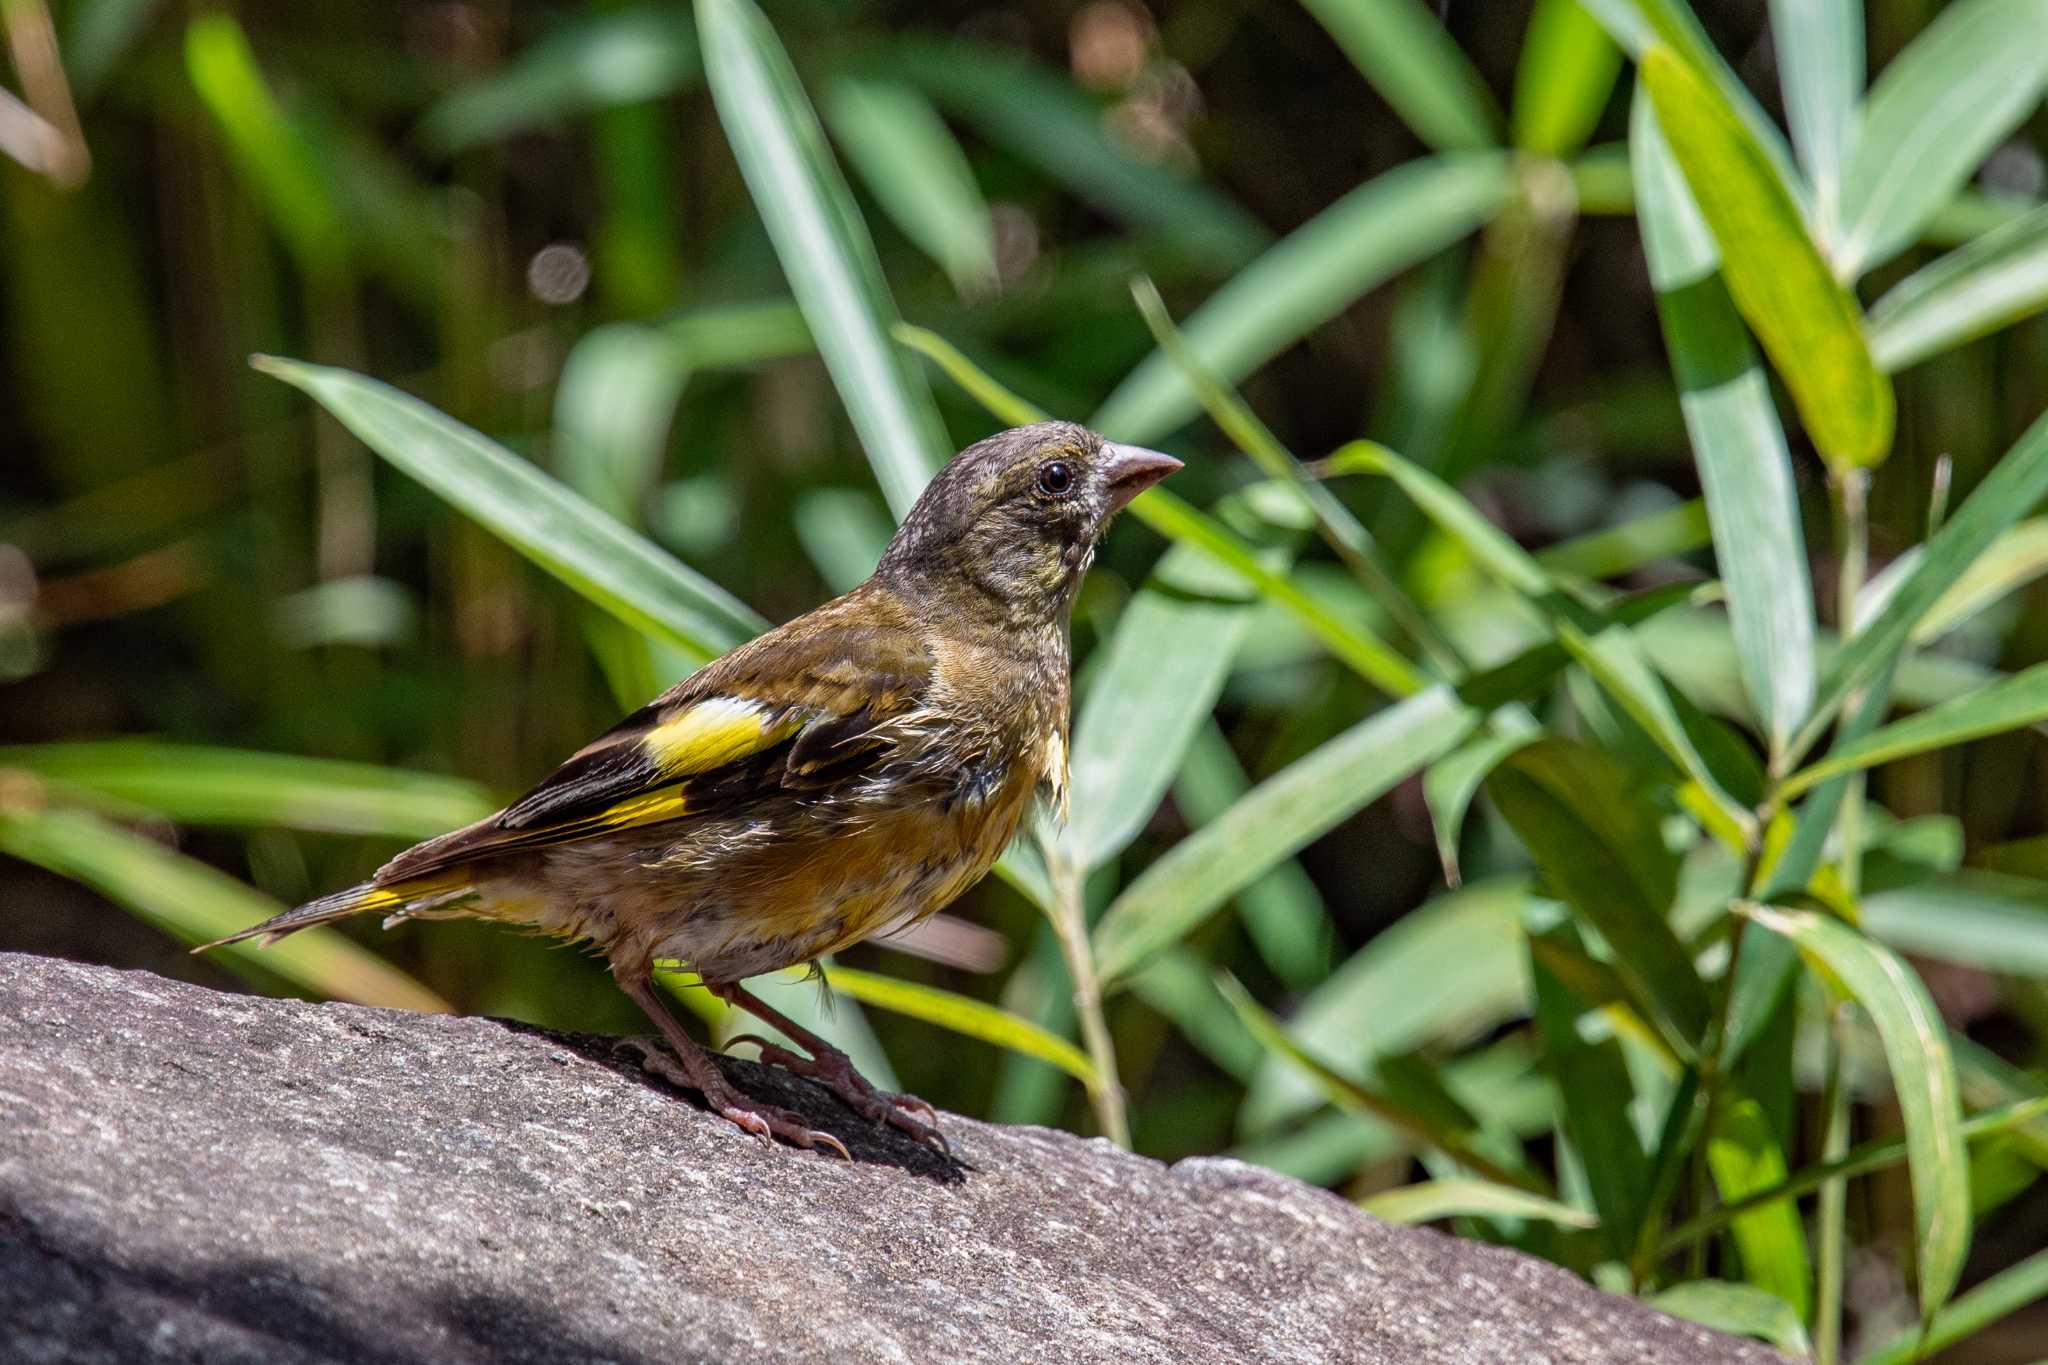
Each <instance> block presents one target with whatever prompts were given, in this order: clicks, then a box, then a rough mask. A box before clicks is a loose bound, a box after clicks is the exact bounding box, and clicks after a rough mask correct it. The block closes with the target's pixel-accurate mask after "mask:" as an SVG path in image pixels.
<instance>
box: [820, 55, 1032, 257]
mask: <svg viewBox="0 0 2048 1365" xmlns="http://www.w3.org/2000/svg"><path fill="white" fill-rule="evenodd" d="M825 117H826V119H827V120H828V121H829V122H830V123H831V125H832V135H833V136H834V137H835V138H837V139H838V141H839V144H840V146H842V147H844V148H845V149H846V154H847V155H848V156H849V157H851V158H852V159H853V164H854V168H855V169H856V170H858V171H859V172H860V176H861V179H862V180H863V181H865V182H866V183H867V187H868V189H869V190H871V191H873V193H874V196H875V198H876V199H877V200H879V201H880V202H881V205H882V207H883V209H884V210H886V211H887V213H888V215H889V217H890V218H891V219H893V220H894V221H895V223H896V226H897V227H899V228H901V229H902V230H903V235H904V236H906V237H908V238H909V239H910V240H911V241H913V242H915V243H916V244H917V246H918V249H919V250H921V251H923V252H924V253H925V254H926V255H927V256H930V257H931V258H932V259H933V260H934V261H936V262H938V264H939V266H940V268H941V269H943V270H944V271H945V272H946V275H947V277H948V278H949V279H951V280H952V281H953V287H954V288H955V289H957V290H959V291H960V292H961V293H962V294H967V295H981V294H986V293H988V292H990V291H992V290H993V289H994V288H995V285H996V254H995V252H996V248H995V229H994V227H993V226H992V225H991V223H990V221H989V213H988V204H987V203H986V202H985V201H984V200H983V199H982V197H981V189H980V187H979V186H977V185H976V184H975V183H974V172H973V171H972V170H971V169H970V168H969V167H968V165H967V154H966V153H965V152H963V151H961V150H960V144H959V143H958V142H956V141H954V140H953V134H952V133H951V132H949V131H947V128H946V125H945V123H944V122H943V121H942V120H941V119H940V118H939V115H938V111H937V110H935V109H933V108H932V106H931V102H930V101H929V100H927V99H925V97H924V96H923V95H922V94H920V93H919V92H918V91H917V90H915V89H913V88H912V87H910V86H907V85H903V84H900V83H898V82H895V81H871V80H858V79H855V78H853V77H847V76H842V77H840V78H839V79H838V80H836V81H834V82H833V83H832V86H831V88H830V90H829V91H828V92H827V95H826V98H825Z"/></svg>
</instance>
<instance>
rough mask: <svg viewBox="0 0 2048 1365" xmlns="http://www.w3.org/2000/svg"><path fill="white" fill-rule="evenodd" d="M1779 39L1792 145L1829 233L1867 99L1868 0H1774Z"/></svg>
mask: <svg viewBox="0 0 2048 1365" xmlns="http://www.w3.org/2000/svg"><path fill="white" fill-rule="evenodd" d="M1771 38H1772V44H1771V47H1772V51H1774V52H1775V53H1776V54H1777V57H1778V84H1779V87H1780V88H1781V89H1782V90H1783V91H1784V95H1785V121H1786V122H1787V123H1788V124H1790V125H1791V128H1792V147H1793V150H1794V151H1796V152H1798V154H1799V165H1800V167H1801V168H1802V169H1804V170H1805V172H1806V178H1807V181H1808V182H1809V183H1810V184H1812V186H1813V197H1814V206H1815V210H1816V214H1817V217H1818V219H1819V229H1820V236H1821V238H1822V240H1828V239H1829V238H1830V237H1831V236H1832V233H1833V224H1834V221H1835V208H1836V205H1837V203H1838V202H1839V200H1840V198H1841V190H1842V165H1843V162H1844V161H1846V160H1847V159H1848V155H1849V142H1850V139H1851V138H1852V137H1853V135H1854V133H1855V121H1856V111H1857V106H1858V104H1859V103H1861V101H1862V99H1863V0H1771Z"/></svg>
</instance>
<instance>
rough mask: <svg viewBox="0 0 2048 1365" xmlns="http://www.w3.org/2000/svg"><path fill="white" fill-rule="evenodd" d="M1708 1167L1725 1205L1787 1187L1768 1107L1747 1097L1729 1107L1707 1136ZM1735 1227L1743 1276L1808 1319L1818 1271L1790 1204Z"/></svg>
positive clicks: (1757, 1212)
mask: <svg viewBox="0 0 2048 1365" xmlns="http://www.w3.org/2000/svg"><path fill="white" fill-rule="evenodd" d="M1707 1168H1708V1169H1709V1170H1710V1171H1712V1172H1713V1173H1714V1184H1715V1186H1716V1187H1717V1188H1719V1190H1720V1192H1721V1199H1722V1201H1723V1202H1724V1203H1730V1204H1732V1203H1734V1202H1735V1201H1737V1200H1739V1199H1742V1198H1744V1197H1745V1196H1747V1195H1751V1194H1754V1193H1756V1192H1757V1191H1758V1190H1765V1189H1770V1188H1773V1187H1775V1186H1777V1185H1781V1184H1783V1183H1784V1180H1785V1154H1784V1152H1783V1151H1781V1150H1780V1149H1779V1147H1778V1141H1777V1139H1776V1138H1775V1137H1774V1136H1772V1133H1771V1129H1770V1124H1769V1122H1768V1121H1767V1120H1766V1119H1765V1117H1764V1111H1763V1107H1762V1106H1761V1105H1759V1104H1758V1103H1757V1102H1756V1101H1755V1100H1753V1099H1750V1098H1748V1097H1747V1096H1745V1097H1743V1098H1742V1099H1739V1100H1736V1101H1735V1102H1733V1103H1724V1104H1723V1105H1722V1107H1721V1111H1720V1113H1719V1115H1718V1116H1717V1118H1716V1121H1715V1125H1714V1131H1713V1132H1712V1133H1710V1134H1708V1136H1707ZM1729 1227H1730V1229H1731V1231H1732V1232H1733V1234H1734V1238H1735V1246H1736V1249H1737V1250H1738V1251H1739V1252H1741V1254H1742V1270H1743V1278H1744V1279H1746V1280H1747V1281H1748V1282H1749V1283H1750V1284H1752V1285H1754V1286H1756V1287H1757V1288H1758V1289H1762V1290H1764V1291H1766V1292H1768V1293H1771V1294H1775V1295H1776V1296H1777V1297H1778V1298H1780V1299H1782V1300H1783V1301H1784V1302H1785V1304H1786V1306H1788V1307H1789V1308H1791V1309H1792V1311H1793V1313H1794V1315H1795V1318H1796V1320H1798V1321H1802V1322H1803V1321H1805V1320H1806V1318H1807V1316H1808V1311H1809V1306H1810V1302H1811V1300H1812V1296H1813V1285H1812V1281H1813V1268H1812V1265H1811V1263H1810V1262H1809V1261H1808V1259H1807V1255H1806V1231H1805V1229H1804V1228H1802V1227H1801V1226H1800V1223H1799V1210H1798V1209H1797V1208H1795V1207H1794V1206H1793V1205H1792V1203H1791V1201H1790V1200H1786V1201H1783V1202H1780V1203H1773V1204H1764V1205H1760V1206H1758V1207H1757V1208H1754V1209H1752V1210H1750V1211H1749V1212H1748V1213H1744V1214H1741V1215H1738V1216H1737V1217H1736V1218H1735V1219H1734V1220H1733V1221H1732V1222H1731V1223H1730V1224H1729Z"/></svg>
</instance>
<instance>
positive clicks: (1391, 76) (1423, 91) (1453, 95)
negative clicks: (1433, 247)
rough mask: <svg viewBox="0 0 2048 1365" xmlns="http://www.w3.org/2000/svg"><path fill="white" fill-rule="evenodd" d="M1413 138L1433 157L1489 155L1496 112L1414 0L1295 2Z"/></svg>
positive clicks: (1490, 98) (1439, 27) (1440, 27)
mask: <svg viewBox="0 0 2048 1365" xmlns="http://www.w3.org/2000/svg"><path fill="white" fill-rule="evenodd" d="M1302 4H1303V6H1304V7H1305V8H1306V9H1307V10H1308V12H1309V13H1311V14H1313V15H1315V17H1316V20H1317V22H1319V23H1320V24H1322V26H1323V27H1324V28H1326V29H1328V30H1329V31H1330V36H1331V37H1332V38H1335V39H1336V40H1337V46H1339V47H1341V48H1343V49H1344V55H1345V56H1347V57H1349V58H1351V61H1352V64H1353V65H1354V66H1356V67H1357V68H1358V69H1359V71H1361V72H1362V73H1364V75H1365V78H1366V79H1367V80H1368V81H1371V82H1372V86H1373V89H1375V90H1377V91H1379V93H1380V96H1381V98H1383V99H1385V100H1386V102H1387V103H1388V104H1390V105H1392V106H1393V107H1394V112H1395V113H1397V114H1399V115H1400V116H1401V118H1402V121H1403V122H1405V123H1406V124H1407V125H1408V126H1409V127H1410V128H1413V129H1414V130H1415V132H1416V135H1417V136H1419V137H1420V138H1421V139H1422V140H1423V141H1424V142H1427V143H1428V144H1429V145H1430V146H1432V147H1434V148H1436V149H1437V150H1438V151H1445V152H1447V151H1457V150H1461V149H1469V148H1474V147H1489V146H1492V145H1493V144H1494V143H1495V142H1496V141H1498V139H1499V136H1500V111H1499V110H1498V109H1496V108H1495V107H1494V103H1493V96H1492V95H1491V94H1490V93H1489V92H1488V91H1487V88H1486V83H1485V82H1484V81H1482V80H1480V78H1479V73H1478V72H1477V71H1474V70H1473V69H1472V63H1471V62H1469V61H1467V60H1466V59H1465V54H1464V53H1463V52H1461V51H1459V50H1458V45H1457V44H1456V43H1455V42H1453V41H1452V40H1451V36H1450V34H1448V33H1446V32H1444V29H1443V25H1441V24H1439V23H1438V22H1437V21H1436V16H1435V15H1433V14H1431V13H1430V12H1429V10H1428V9H1427V8H1426V7H1425V6H1424V5H1423V4H1422V0H1302Z"/></svg>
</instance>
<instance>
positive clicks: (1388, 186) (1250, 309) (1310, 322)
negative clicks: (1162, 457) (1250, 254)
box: [1090, 152, 1512, 441]
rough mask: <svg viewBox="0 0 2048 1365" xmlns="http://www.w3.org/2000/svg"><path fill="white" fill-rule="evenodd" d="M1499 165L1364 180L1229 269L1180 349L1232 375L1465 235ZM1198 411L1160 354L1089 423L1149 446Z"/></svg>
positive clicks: (1458, 164)
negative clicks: (1235, 270)
mask: <svg viewBox="0 0 2048 1365" xmlns="http://www.w3.org/2000/svg"><path fill="white" fill-rule="evenodd" d="M1510 170H1511V167H1510V163H1509V162H1508V160H1507V159H1506V158H1505V157H1504V156H1501V155H1499V154H1496V153H1491V152H1470V153H1461V154H1456V155H1450V156H1442V157H1437V158H1435V159H1432V160H1428V161H1417V162H1410V163H1409V164H1407V165H1405V166H1401V167H1399V168H1397V169H1395V170H1392V171H1389V172H1388V173H1386V174H1385V175H1382V176H1380V177H1378V178H1377V179H1374V180H1370V181H1367V182H1366V183H1365V184H1363V185H1361V186H1359V187H1358V188H1357V189H1355V190H1353V191H1351V192H1350V193H1349V194H1347V195H1345V196H1344V197H1343V198H1342V199H1340V200H1338V201H1337V202H1336V203H1335V204H1332V205H1331V206H1330V207H1329V208H1327V209H1325V210H1323V211H1322V212H1321V213H1320V214H1318V215H1316V217H1314V218H1313V219H1311V220H1310V221H1309V222H1308V223H1307V224H1305V225H1304V226H1302V227H1301V228H1299V229H1297V230H1296V231H1295V232H1294V233H1292V234H1290V235H1289V236H1288V237H1287V238H1286V240H1284V241H1282V242H1280V243H1279V244H1278V245H1276V246H1274V247H1273V248H1272V249H1271V250H1269V251H1267V252H1266V253H1265V254H1264V255H1263V256H1260V257H1259V258H1258V259H1257V260H1256V261H1253V262H1252V263H1251V264H1250V265H1248V266H1246V267H1245V268H1244V269H1243V270H1241V271H1239V272H1238V274H1237V275H1236V276H1234V277H1233V278H1232V279H1231V280H1230V282H1229V283H1228V284H1226V285H1224V286H1223V288H1221V289H1219V290H1217V291H1216V293H1215V294H1214V295H1213V296H1211V297H1210V299H1209V301H1208V302H1206V303H1204V304H1203V305H1202V306H1201V307H1200V308H1198V309H1196V310H1195V312H1194V313H1193V314H1192V315H1191V316H1190V317H1189V318H1188V320H1187V324H1186V326H1185V328H1184V329H1183V330H1184V331H1185V332H1186V334H1187V340H1188V346H1189V348H1190V350H1191V351H1192V352H1193V353H1194V355H1195V357H1196V358H1197V359H1199V360H1200V361H1201V362H1202V364H1203V365H1205V366H1206V367H1207V368H1209V369H1210V370H1212V371H1214V372H1216V373H1217V374H1218V375H1220V376H1221V377H1222V378H1223V379H1224V380H1225V381H1226V382H1235V381H1236V380H1239V379H1242V378H1243V377H1244V376H1245V375H1246V374H1249V373H1250V372H1251V371H1252V370H1254V369H1257V368H1258V367H1259V366H1260V365H1262V364H1264V363H1265V362H1266V361H1267V360H1270V359H1271V358H1272V357H1273V356H1275V355H1278V354H1279V353H1280V352H1281V351H1283V350H1285V349H1286V348H1287V347H1288V346H1290V345H1292V344H1293V343H1294V342H1296V341H1298V340H1300V339H1301V338H1302V337H1303V336H1305V335H1307V334H1308V333H1309V332H1310V331H1313V330H1314V329H1315V328H1317V327H1319V326H1321V325H1322V324H1323V323H1325V322H1327V321H1329V320H1330V319H1331V318H1333V317H1335V316H1336V315H1337V314H1338V313H1341V312H1342V311H1344V309H1346V308H1348V307H1350V306H1351V304H1352V303H1353V302H1355V301H1356V300H1357V299H1358V298H1359V297H1360V296H1361V295H1363V294H1364V293H1366V292H1367V291H1368V290H1370V289H1372V288H1373V287H1374V286H1376V285H1378V284H1380V283H1382V282H1384V281H1385V280H1386V279H1388V278H1389V277H1390V276H1392V275H1394V274H1396V273H1398V272H1399V271H1401V270H1404V269H1406V268H1407V267H1409V266H1411V265H1414V264H1415V263H1416V262H1418V261H1421V260H1424V259H1426V258H1428V257H1430V256H1432V255H1434V254H1436V253H1437V252H1438V251H1441V250H1442V249H1443V248H1444V247H1446V246H1449V245H1450V244H1451V243H1452V242H1455V241H1457V240H1458V239H1459V238H1461V237H1463V236H1465V235H1466V234H1467V233H1469V232H1471V231H1472V230H1473V229H1474V228H1476V227H1477V226H1479V224H1480V223H1482V222H1484V221H1485V220H1486V219H1487V218H1489V217H1490V216H1492V214H1493V213H1494V212H1495V211H1496V210H1497V209H1498V208H1499V207H1500V206H1501V204H1503V203H1504V202H1506V199H1507V196H1508V194H1509V192H1510V189H1511V188H1512V181H1511V175H1510ZM1200 406H1201V400H1200V398H1199V397H1198V396H1197V394H1196V393H1195V390H1194V386H1193V385H1192V384H1191V383H1189V381H1188V378H1187V376H1186V375H1185V374H1183V373H1182V372H1181V371H1180V369H1179V368H1178V367H1176V366H1175V365H1174V364H1173V363H1172V361H1171V360H1170V359H1168V358H1167V356H1166V355H1165V354H1164V353H1162V352H1157V351H1155V352H1154V353H1153V354H1151V355H1150V356H1147V357H1146V358H1145V360H1144V362H1143V363H1142V364H1140V365H1139V366H1138V368H1137V369H1135V370H1133V371H1132V372H1131V374H1130V376H1129V377H1128V378H1126V379H1125V380H1124V381H1123V383H1122V384H1120V385H1118V386H1117V389H1116V391H1115V392H1114V393H1112V394H1110V396H1109V399H1108V401H1107V402H1105V403H1104V404H1103V405H1102V408H1101V410H1100V411H1099V412H1097V413H1096V415H1095V417H1094V419H1093V420H1092V421H1091V422H1090V425H1091V426H1093V427H1095V428H1096V429H1097V430H1099V431H1103V432H1107V433H1108V434H1109V435H1111V436H1113V437H1116V438H1117V439H1119V440H1126V441H1144V440H1152V439H1155V438H1157V437H1159V436H1161V435H1163V434H1165V433H1167V432H1169V431H1172V430H1173V429H1174V428H1176V427H1178V426H1180V425H1181V424H1182V423H1183V422H1185V421H1186V420H1187V419H1188V418H1190V417H1192V416H1193V415H1194V414H1195V412H1196V410H1197V409H1198V408H1199V407H1200Z"/></svg>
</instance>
